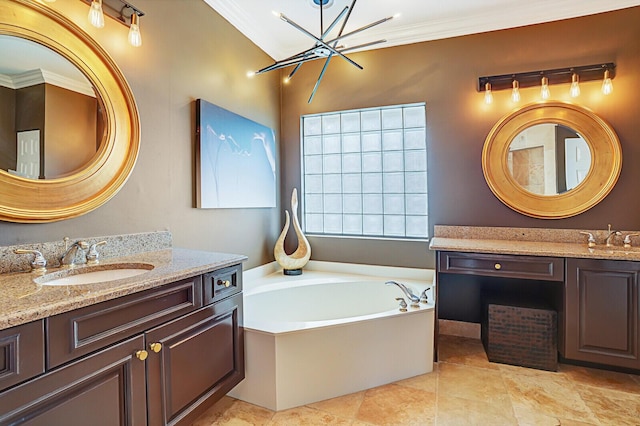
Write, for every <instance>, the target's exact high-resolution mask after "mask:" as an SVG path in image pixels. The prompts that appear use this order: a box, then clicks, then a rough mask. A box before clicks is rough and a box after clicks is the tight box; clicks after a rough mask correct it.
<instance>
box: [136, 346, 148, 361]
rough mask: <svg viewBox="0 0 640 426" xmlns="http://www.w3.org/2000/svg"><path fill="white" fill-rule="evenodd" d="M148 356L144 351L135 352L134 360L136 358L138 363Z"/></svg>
mask: <svg viewBox="0 0 640 426" xmlns="http://www.w3.org/2000/svg"><path fill="white" fill-rule="evenodd" d="M148 356H149V352H147V351H145V350H144V349H142V350H139V351H137V352H136V358H138V359H139V360H140V361H144V360H145V359H147V357H148Z"/></svg>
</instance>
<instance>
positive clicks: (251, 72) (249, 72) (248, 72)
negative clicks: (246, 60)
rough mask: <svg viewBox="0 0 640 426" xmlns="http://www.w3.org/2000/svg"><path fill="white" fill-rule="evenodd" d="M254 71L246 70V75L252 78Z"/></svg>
mask: <svg viewBox="0 0 640 426" xmlns="http://www.w3.org/2000/svg"><path fill="white" fill-rule="evenodd" d="M255 75H256V72H255V71H247V77H249V78H252V77H255Z"/></svg>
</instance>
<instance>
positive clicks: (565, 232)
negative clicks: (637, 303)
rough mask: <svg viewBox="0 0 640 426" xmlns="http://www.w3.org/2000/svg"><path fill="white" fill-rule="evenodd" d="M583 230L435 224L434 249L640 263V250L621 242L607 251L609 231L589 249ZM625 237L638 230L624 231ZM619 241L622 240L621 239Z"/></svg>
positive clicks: (599, 232)
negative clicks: (624, 247)
mask: <svg viewBox="0 0 640 426" xmlns="http://www.w3.org/2000/svg"><path fill="white" fill-rule="evenodd" d="M580 231H581V230H580V229H538V228H507V227H505V228H501V227H474V226H442V225H436V226H435V229H434V237H433V238H432V239H431V242H430V244H429V248H430V249H431V250H443V251H460V252H470V253H489V254H518V255H529V256H557V257H577V258H587V259H612V260H640V247H634V248H632V249H629V250H624V249H623V248H622V247H621V245H622V242H621V241H617V243H616V245H618V246H620V247H616V248H615V249H612V250H608V249H606V247H604V244H603V241H604V239H605V238H606V234H607V231H606V230H587V231H589V232H593V233H594V234H595V235H594V236H595V237H596V240H597V241H598V242H599V246H598V247H597V248H589V247H587V243H586V237H585V236H584V235H581V234H580ZM621 232H622V233H623V234H630V233H636V232H638V231H621ZM618 239H620V238H618Z"/></svg>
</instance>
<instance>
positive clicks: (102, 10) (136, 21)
mask: <svg viewBox="0 0 640 426" xmlns="http://www.w3.org/2000/svg"><path fill="white" fill-rule="evenodd" d="M81 1H82V2H84V3H87V4H88V5H90V8H89V22H91V25H93V26H94V27H96V28H102V27H104V15H105V14H106V15H108V16H110V17H111V18H113V19H115V20H116V21H118V22H120V23H121V24H122V25H125V26H127V27H129V35H128V39H129V43H130V44H131V45H132V46H135V47H138V46H141V45H142V35H141V34H140V17H141V16H144V12H143V11H141V10H140V9H138V8H137V7H135V6H134V5H132V4H131V3H129V2H128V1H125V0H81Z"/></svg>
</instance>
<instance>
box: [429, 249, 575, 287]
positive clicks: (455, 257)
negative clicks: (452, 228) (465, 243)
mask: <svg viewBox="0 0 640 426" xmlns="http://www.w3.org/2000/svg"><path fill="white" fill-rule="evenodd" d="M438 269H439V272H448V273H454V274H469V275H487V276H493V277H509V278H524V279H531V280H545V281H563V280H564V259H562V258H555V257H539V256H519V255H503V254H481V253H460V252H440V253H439V254H438Z"/></svg>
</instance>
